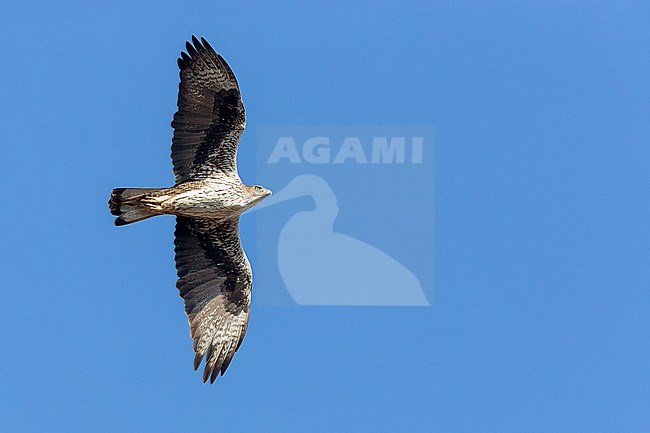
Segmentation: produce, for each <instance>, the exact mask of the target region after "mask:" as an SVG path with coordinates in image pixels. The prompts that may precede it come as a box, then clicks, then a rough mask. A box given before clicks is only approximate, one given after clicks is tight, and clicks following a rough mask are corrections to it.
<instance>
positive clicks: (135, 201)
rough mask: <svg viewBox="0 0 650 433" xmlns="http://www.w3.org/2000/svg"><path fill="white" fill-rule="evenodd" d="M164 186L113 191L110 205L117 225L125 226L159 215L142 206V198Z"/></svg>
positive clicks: (116, 189) (109, 201)
mask: <svg viewBox="0 0 650 433" xmlns="http://www.w3.org/2000/svg"><path fill="white" fill-rule="evenodd" d="M161 189H163V188H115V189H114V190H113V191H111V197H110V199H109V200H108V207H109V208H110V209H111V214H113V215H115V216H117V218H115V225H116V226H123V225H126V224H131V223H134V222H138V221H142V220H145V219H147V218H151V217H153V216H156V215H159V214H158V213H157V212H155V211H153V210H151V209H147V208H145V207H144V206H142V204H141V202H142V199H143V198H145V197H147V196H148V195H149V194H151V193H154V192H158V191H160V190H161Z"/></svg>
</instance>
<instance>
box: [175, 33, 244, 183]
mask: <svg viewBox="0 0 650 433" xmlns="http://www.w3.org/2000/svg"><path fill="white" fill-rule="evenodd" d="M192 43H193V44H194V45H192V44H190V43H189V42H187V44H186V48H187V53H185V52H182V53H181V57H180V58H179V59H178V67H179V68H180V78H181V81H180V84H179V89H178V111H177V112H176V114H174V120H173V121H172V127H173V128H174V137H173V139H172V155H171V156H172V162H173V165H174V178H175V182H176V184H178V183H181V182H185V181H188V180H202V179H206V178H209V177H211V176H212V174H213V173H215V172H216V171H219V170H220V171H222V172H225V173H228V174H231V173H236V172H237V164H236V154H237V144H238V143H239V139H240V138H241V135H242V133H243V132H244V127H245V124H246V114H245V111H244V104H243V103H242V100H241V94H240V93H239V85H238V84H237V80H236V79H235V74H234V73H233V72H232V70H231V69H230V67H229V66H228V64H227V63H226V61H225V60H224V59H223V57H221V56H220V55H219V54H217V53H216V52H215V51H214V49H213V48H212V47H211V46H210V44H208V42H207V41H206V40H205V39H203V38H201V41H199V40H198V39H197V38H196V37H195V36H192Z"/></svg>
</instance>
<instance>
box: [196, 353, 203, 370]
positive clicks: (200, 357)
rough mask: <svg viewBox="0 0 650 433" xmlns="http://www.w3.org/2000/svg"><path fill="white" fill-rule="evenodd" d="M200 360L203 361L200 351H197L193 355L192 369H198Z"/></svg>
mask: <svg viewBox="0 0 650 433" xmlns="http://www.w3.org/2000/svg"><path fill="white" fill-rule="evenodd" d="M201 361H203V354H202V353H197V354H196V355H194V371H196V370H198V369H199V365H201Z"/></svg>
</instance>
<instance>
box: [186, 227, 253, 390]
mask: <svg viewBox="0 0 650 433" xmlns="http://www.w3.org/2000/svg"><path fill="white" fill-rule="evenodd" d="M238 225H239V224H238V217H237V218H234V219H228V220H213V219H193V218H186V217H177V218H176V232H175V236H176V239H175V241H174V245H175V252H176V269H177V273H178V278H179V279H178V282H177V284H176V286H177V287H178V290H179V293H180V296H181V297H182V298H183V299H184V301H185V313H186V314H187V316H188V322H189V326H190V336H191V337H192V339H193V348H194V352H195V357H194V369H195V370H196V369H198V367H199V365H200V364H201V362H202V361H203V360H204V359H205V368H204V371H203V381H204V382H205V381H207V380H208V379H209V380H210V383H212V382H214V380H215V379H216V378H217V376H218V375H219V373H220V374H223V373H224V372H225V371H226V369H227V368H228V365H230V362H231V361H232V358H233V356H234V354H235V352H236V351H237V349H238V348H239V346H240V345H241V342H242V341H243V339H244V335H245V334H246V328H247V326H248V313H249V309H250V299H251V287H252V274H251V268H250V264H249V262H248V259H247V258H246V255H245V253H244V251H243V249H242V247H241V243H240V240H239V229H238Z"/></svg>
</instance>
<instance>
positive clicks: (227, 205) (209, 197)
mask: <svg viewBox="0 0 650 433" xmlns="http://www.w3.org/2000/svg"><path fill="white" fill-rule="evenodd" d="M186 49H187V53H185V52H181V57H180V58H179V59H178V66H179V68H180V84H179V90H178V111H177V112H176V114H175V115H174V120H173V121H172V127H173V128H174V137H173V139H172V154H171V157H172V163H173V166H174V167H173V171H174V186H172V187H171V188H117V189H114V190H113V191H112V192H111V196H110V199H109V202H108V205H109V208H110V210H111V213H112V214H113V215H115V216H117V218H116V219H115V225H118V226H121V225H126V224H131V223H134V222H136V221H141V220H144V219H147V218H150V217H153V216H156V215H165V214H167V215H175V216H176V231H175V237H176V239H175V240H174V245H175V248H174V251H175V254H176V257H175V260H176V271H177V274H178V281H177V283H176V287H177V288H178V290H179V292H180V296H181V297H182V298H183V300H184V301H185V314H187V317H188V322H189V326H190V336H191V338H192V339H193V342H194V344H193V347H194V352H195V357H194V369H195V370H196V369H198V367H199V365H200V364H201V362H202V361H203V359H205V368H204V371H203V382H206V381H207V380H208V379H209V380H210V383H213V382H214V380H215V379H216V378H217V376H218V375H219V373H221V374H222V375H223V374H224V372H225V371H226V369H227V368H228V365H229V364H230V362H231V361H232V358H233V355H234V354H235V352H236V351H237V349H238V348H239V346H240V345H241V343H242V340H243V339H244V334H246V327H247V325H248V312H249V310H250V303H251V288H252V273H251V266H250V263H249V261H248V258H247V257H246V254H245V253H244V250H243V249H242V246H241V242H240V239H239V229H238V223H239V215H240V214H241V213H242V212H244V211H245V210H246V209H249V208H251V207H252V206H254V205H256V204H257V203H259V202H260V201H262V200H263V199H264V198H265V197H267V196H269V195H270V194H271V191H269V190H268V189H266V188H263V187H261V186H259V185H255V186H247V185H244V184H243V183H242V181H241V179H240V178H239V174H238V173H237V161H236V155H237V145H238V143H239V139H240V138H241V136H242V133H243V132H244V127H245V125H246V115H245V113H244V105H243V103H242V99H241V94H240V92H239V85H238V84H237V80H236V79H235V74H234V73H233V72H232V70H231V69H230V67H229V66H228V64H227V63H226V61H225V60H224V59H223V57H221V56H220V55H219V54H217V53H216V52H215V51H214V49H213V48H212V47H211V46H210V44H209V43H208V42H207V41H206V40H205V39H203V38H201V40H200V41H199V40H198V39H197V38H196V37H195V36H192V43H189V42H187V44H186Z"/></svg>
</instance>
